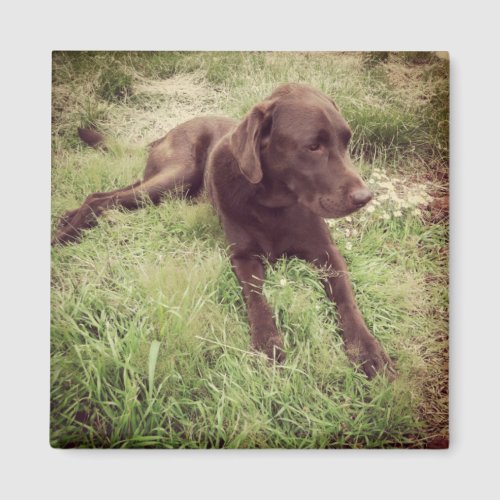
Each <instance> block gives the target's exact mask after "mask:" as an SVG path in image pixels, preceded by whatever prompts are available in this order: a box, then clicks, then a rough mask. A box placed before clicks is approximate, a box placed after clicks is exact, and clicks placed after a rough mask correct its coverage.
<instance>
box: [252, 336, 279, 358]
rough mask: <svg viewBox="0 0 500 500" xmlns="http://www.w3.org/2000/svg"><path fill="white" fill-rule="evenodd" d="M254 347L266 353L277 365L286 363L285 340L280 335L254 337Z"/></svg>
mask: <svg viewBox="0 0 500 500" xmlns="http://www.w3.org/2000/svg"><path fill="white" fill-rule="evenodd" d="M252 346H253V348H254V349H255V350H256V351H260V352H262V353H264V354H265V355H266V356H267V357H268V358H269V359H270V360H272V361H274V362H276V363H284V362H285V358H286V356H285V351H284V347H283V339H282V338H281V335H279V334H278V333H272V334H270V335H262V334H260V335H258V336H257V335H252Z"/></svg>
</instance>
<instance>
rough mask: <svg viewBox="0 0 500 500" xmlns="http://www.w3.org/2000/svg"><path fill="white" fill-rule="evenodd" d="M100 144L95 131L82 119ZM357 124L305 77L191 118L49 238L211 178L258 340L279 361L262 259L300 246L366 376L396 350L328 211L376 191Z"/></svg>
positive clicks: (90, 139) (72, 233)
mask: <svg viewBox="0 0 500 500" xmlns="http://www.w3.org/2000/svg"><path fill="white" fill-rule="evenodd" d="M79 133H80V137H81V138H82V139H83V140H84V141H85V142H87V143H88V144H90V145H92V146H94V147H97V146H99V145H100V144H102V142H103V138H102V136H100V135H99V134H98V133H96V132H93V131H90V130H85V129H80V130H79ZM350 138H351V130H350V129H349V126H348V125H347V123H346V121H345V120H344V119H343V118H342V116H341V114H340V112H339V109H338V107H337V106H336V104H335V103H334V102H333V101H332V100H331V99H330V98H329V97H327V96H326V95H325V94H323V93H322V92H320V91H318V90H316V89H314V88H312V87H310V86H308V85H299V84H287V85H282V86H280V87H278V88H277V89H276V90H275V91H274V92H273V93H272V94H271V95H270V96H269V97H268V98H267V99H266V100H265V101H263V102H261V103H260V104H257V105H256V106H255V107H254V108H253V109H252V110H251V111H250V112H249V113H248V114H247V115H246V117H245V118H244V119H243V121H242V122H241V123H237V122H235V121H233V120H231V119H228V118H217V117H203V118H195V119H193V120H190V121H188V122H186V123H183V124H182V125H179V126H177V127H175V128H174V129H173V130H171V131H170V132H169V133H168V134H167V135H166V136H165V137H163V138H162V139H159V140H158V141H155V142H154V143H152V144H151V145H150V146H151V151H150V155H149V159H148V162H147V166H146V170H145V173H144V179H143V180H142V181H138V182H136V183H135V184H133V185H131V186H128V187H126V188H123V189H118V190H116V191H111V192H108V193H94V194H91V195H90V196H88V198H87V199H86V200H85V202H84V203H83V205H82V206H81V207H80V208H78V209H76V210H73V211H71V212H68V213H66V214H65V215H64V216H63V217H62V219H61V222H60V225H59V229H58V231H57V233H56V235H55V237H54V239H53V243H66V242H68V241H73V240H76V239H77V238H78V236H79V235H80V233H81V231H82V229H84V228H88V227H91V226H92V225H94V224H95V223H96V217H97V216H99V215H100V214H101V213H102V212H103V211H105V210H106V209H108V208H110V207H117V206H123V207H125V208H127V209H135V208H138V207H139V206H140V205H141V204H143V203H144V201H145V200H148V199H149V200H152V201H153V202H154V203H158V202H160V200H161V198H162V196H163V195H164V194H165V193H167V192H169V191H172V190H177V191H180V192H181V193H183V194H184V195H196V194H197V193H198V192H199V191H200V190H201V189H202V188H203V185H204V186H205V188H206V190H207V191H208V194H209V197H210V200H211V202H212V204H213V206H214V207H215V209H216V211H217V213H218V215H219V217H220V220H221V223H222V225H223V228H224V231H225V235H226V238H227V240H228V242H229V244H230V249H231V250H230V252H231V263H232V267H233V270H234V272H235V274H236V276H237V278H238V280H239V282H240V284H241V287H242V289H243V296H244V298H245V302H246V305H247V308H248V319H249V322H250V332H251V338H252V345H253V347H254V348H255V349H257V350H259V351H262V352H264V353H265V354H267V355H268V356H269V357H270V358H271V359H274V360H276V361H278V362H282V361H283V360H284V352H283V343H282V337H281V335H280V333H279V331H278V329H277V327H276V324H275V322H274V319H273V316H272V312H271V308H270V306H269V304H268V303H267V302H266V300H265V298H264V295H263V294H262V285H263V280H264V264H263V259H264V258H265V259H268V260H269V261H271V262H272V261H273V260H276V259H277V258H278V257H280V256H283V255H286V256H295V257H298V258H301V259H305V260H306V261H308V262H311V263H313V264H314V265H315V266H317V267H318V268H320V269H321V270H322V271H323V272H322V276H323V279H324V284H325V288H326V293H327V295H328V297H329V298H330V300H332V301H333V302H335V304H336V306H337V308H338V311H339V313H340V314H339V315H340V326H341V329H342V335H343V340H344V343H345V347H346V351H347V353H348V356H349V358H350V359H351V360H352V361H353V362H354V363H356V364H358V365H359V366H360V367H361V368H362V369H363V370H364V372H365V373H366V375H367V376H368V377H369V378H372V377H373V376H375V374H376V373H378V372H381V371H383V372H384V373H385V374H386V375H387V376H388V377H390V378H393V374H394V369H393V367H392V363H391V360H390V359H389V357H388V356H387V354H386V353H385V352H384V350H383V349H382V347H381V346H380V344H379V343H378V341H377V340H376V339H375V337H374V336H373V335H372V334H371V333H370V332H369V330H368V328H367V327H366V324H365V322H364V320H363V317H362V315H361V313H360V311H359V309H358V307H357V305H356V301H355V298H354V295H353V291H352V287H351V283H350V281H349V277H348V271H347V267H346V264H345V261H344V259H343V258H342V256H341V254H340V253H339V251H338V249H337V247H336V246H335V244H334V243H333V241H332V237H331V235H330V232H329V230H328V227H327V225H326V223H325V221H324V218H332V217H333V218H337V217H343V216H345V215H347V214H350V213H352V212H354V211H355V210H358V209H360V208H361V207H363V206H364V205H366V203H368V202H369V201H370V199H371V198H372V194H371V193H370V191H369V190H368V189H367V187H366V186H365V184H364V183H363V181H362V180H361V178H360V177H359V175H358V174H357V173H355V171H354V170H353V169H352V167H351V164H350V160H349V154H348V143H349V140H350Z"/></svg>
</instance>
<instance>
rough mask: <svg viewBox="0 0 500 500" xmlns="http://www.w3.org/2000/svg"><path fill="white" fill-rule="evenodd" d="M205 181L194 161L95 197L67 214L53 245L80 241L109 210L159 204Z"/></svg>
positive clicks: (175, 165)
mask: <svg viewBox="0 0 500 500" xmlns="http://www.w3.org/2000/svg"><path fill="white" fill-rule="evenodd" d="M202 180H203V171H202V170H201V169H198V168H197V167H196V165H195V164H194V161H192V162H188V164H170V165H167V166H165V168H164V169H163V170H162V171H161V172H159V173H157V174H156V175H154V176H152V177H150V178H148V179H147V180H144V181H138V182H136V183H134V184H131V185H130V186H127V187H125V188H123V189H117V190H115V191H110V192H108V193H94V194H91V195H89V196H88V197H87V199H86V200H85V202H84V203H83V204H82V206H81V207H80V208H78V209H76V210H72V211H71V212H67V213H66V215H65V217H66V221H64V222H63V223H61V224H60V226H59V229H58V231H57V233H56V235H55V236H54V238H53V240H52V244H53V245H54V244H56V243H67V242H70V241H75V240H77V239H78V237H79V235H80V233H81V232H82V230H83V229H87V228H90V227H92V226H95V225H96V223H97V217H98V216H99V215H101V214H102V213H103V212H104V211H105V210H107V209H109V208H112V207H124V208H127V209H128V210H134V209H136V208H139V207H140V206H141V205H143V204H144V203H145V202H147V200H150V201H152V202H153V203H155V204H157V203H159V202H160V201H161V199H162V197H163V196H164V195H165V194H166V193H169V192H176V193H180V194H187V193H189V192H190V191H197V190H198V189H199V187H200V185H201V183H202Z"/></svg>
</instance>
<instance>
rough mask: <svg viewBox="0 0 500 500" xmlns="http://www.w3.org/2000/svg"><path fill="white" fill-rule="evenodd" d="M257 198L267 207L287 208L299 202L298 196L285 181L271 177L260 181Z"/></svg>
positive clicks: (258, 201)
mask: <svg viewBox="0 0 500 500" xmlns="http://www.w3.org/2000/svg"><path fill="white" fill-rule="evenodd" d="M255 199H256V201H257V203H258V204H259V205H262V206H264V207H267V208H286V207H289V206H291V205H293V204H295V203H297V196H296V195H295V194H294V193H293V192H292V191H290V189H288V188H287V187H286V185H285V184H284V183H283V182H281V181H276V180H273V179H269V178H267V179H266V178H264V179H262V181H261V182H260V183H259V187H258V189H257V193H256V195H255Z"/></svg>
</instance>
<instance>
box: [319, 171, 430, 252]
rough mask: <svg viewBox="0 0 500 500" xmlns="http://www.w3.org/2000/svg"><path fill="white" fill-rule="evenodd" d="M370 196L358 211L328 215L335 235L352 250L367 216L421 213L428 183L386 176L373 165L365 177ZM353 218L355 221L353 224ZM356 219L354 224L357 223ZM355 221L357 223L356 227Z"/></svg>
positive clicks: (385, 217)
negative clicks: (342, 215)
mask: <svg viewBox="0 0 500 500" xmlns="http://www.w3.org/2000/svg"><path fill="white" fill-rule="evenodd" d="M368 185H369V188H370V191H372V193H373V195H374V196H373V200H372V201H371V202H370V203H369V204H368V205H367V206H366V207H365V208H364V209H362V210H361V211H360V212H356V213H355V214H354V215H353V216H348V217H344V218H342V219H327V220H326V222H327V224H328V226H329V227H331V228H332V229H333V228H334V229H335V232H336V235H335V236H336V237H339V236H340V237H341V238H344V239H346V240H347V241H346V242H345V249H346V250H351V249H352V247H353V244H352V241H348V239H351V240H352V239H356V237H357V236H358V234H359V230H360V229H361V226H360V225H359V224H363V223H365V222H367V221H369V220H383V221H389V220H391V219H393V218H399V217H403V215H409V214H411V215H413V216H417V217H418V216H420V215H421V209H420V207H423V206H425V205H427V204H429V202H430V201H432V199H433V198H432V197H431V196H430V195H429V194H428V192H427V191H428V190H429V189H430V188H431V186H430V185H428V184H425V183H411V184H410V183H409V182H408V180H407V179H405V178H403V177H396V176H392V178H389V177H388V176H387V175H386V174H385V173H384V172H383V171H382V170H381V169H379V168H374V169H373V171H372V175H371V177H370V178H369V179H368ZM353 222H354V224H353ZM356 223H357V224H356ZM356 225H357V227H355V226H356Z"/></svg>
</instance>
